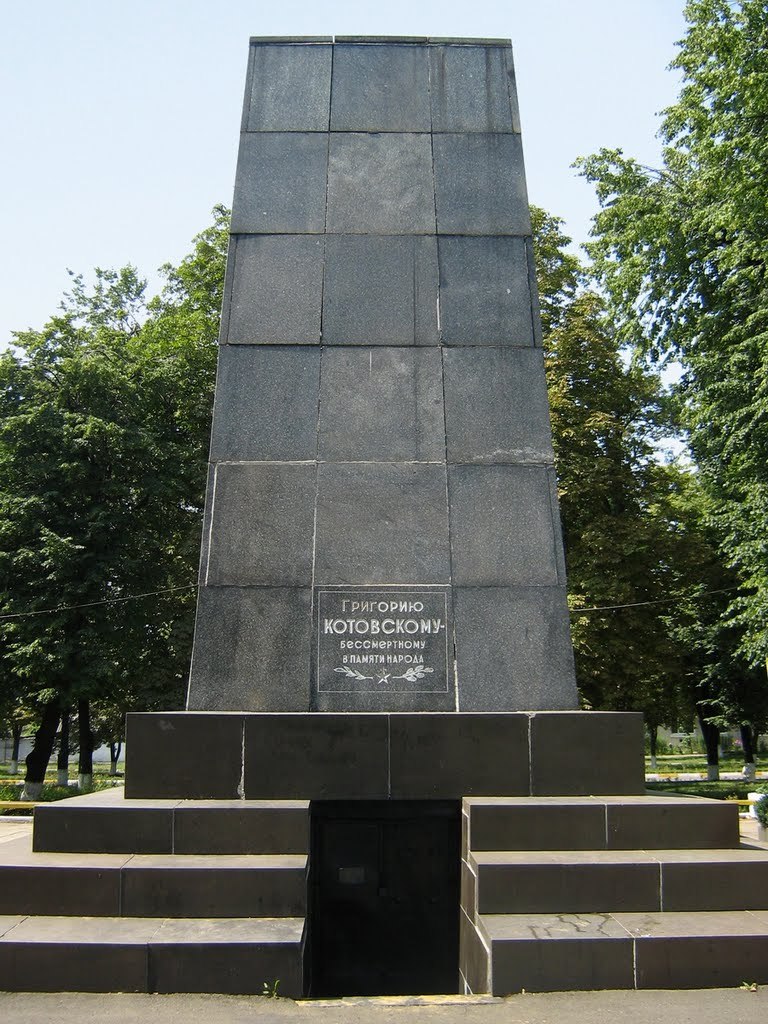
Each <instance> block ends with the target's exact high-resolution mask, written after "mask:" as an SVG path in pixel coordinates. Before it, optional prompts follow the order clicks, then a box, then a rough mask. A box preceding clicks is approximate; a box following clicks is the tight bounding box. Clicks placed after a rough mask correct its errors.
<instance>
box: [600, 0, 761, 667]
mask: <svg viewBox="0 0 768 1024" xmlns="http://www.w3.org/2000/svg"><path fill="white" fill-rule="evenodd" d="M685 13H686V18H687V21H688V29H687V33H686V36H685V38H684V39H683V40H682V41H681V43H680V44H679V52H678V54H677V56H676V58H675V59H674V61H673V63H672V67H674V68H676V69H677V70H679V71H680V72H681V73H682V79H683V84H682V89H681V92H680V95H679V98H678V101H677V103H675V104H674V105H673V106H672V107H670V108H669V109H668V110H667V111H665V113H664V117H663V121H662V124H661V130H660V136H661V138H662V140H663V142H664V150H663V158H662V166H661V167H660V168H658V169H651V168H647V167H644V166H642V165H640V164H639V163H638V162H637V161H636V160H633V159H631V158H628V157H625V156H624V155H623V154H622V152H621V151H620V150H609V149H604V150H601V151H600V152H599V153H597V154H595V155H593V156H591V157H589V158H587V159H585V160H583V161H582V162H581V166H582V171H583V173H584V175H585V176H586V177H587V178H588V179H589V180H590V181H591V182H593V183H594V184H595V186H596V189H597V195H598V198H599V200H600V204H601V210H600V212H599V214H598V215H597V217H596V218H595V224H594V230H593V234H594V241H593V242H592V243H591V245H590V247H589V248H590V253H591V255H592V258H593V260H594V265H595V270H596V273H597V274H598V276H599V279H600V281H601V283H602V284H603V285H604V287H605V290H606V293H607V295H608V296H609V304H610V313H611V316H612V318H613V319H614V321H615V322H616V324H617V328H618V330H619V332H620V336H621V337H622V339H623V340H624V341H626V342H632V343H635V342H637V341H638V340H639V339H641V338H642V346H641V347H642V349H643V351H645V352H646V353H648V354H649V355H650V356H651V358H653V359H657V360H662V361H663V360H668V359H677V360H679V361H680V362H681V363H682V366H683V370H684V373H683V377H682V381H681V383H680V385H679V386H678V389H677V390H678V395H679V398H680V402H681V410H682V416H683V422H684V424H685V426H686V428H687V429H688V430H689V432H690V445H691V450H692V452H693V455H694V458H695V461H696V463H697V465H698V467H699V469H700V474H701V480H702V484H703V486H704V488H705V489H706V491H707V493H708V495H709V499H710V501H711V516H712V519H713V521H716V523H717V532H718V536H719V538H720V540H719V544H720V546H721V549H722V551H723V553H724V556H725V558H726V560H727V562H728V564H729V565H730V566H731V567H732V568H733V569H734V571H735V573H736V575H737V579H738V582H740V583H741V584H742V587H743V589H742V590H740V591H739V592H738V595H737V597H736V599H735V600H734V601H732V602H731V606H730V610H729V614H730V616H731V617H732V618H733V620H734V624H735V625H736V626H738V627H740V628H741V631H742V632H741V637H742V639H741V641H740V647H739V649H740V651H741V652H742V653H743V654H744V655H745V656H746V657H747V659H748V660H749V662H750V663H751V664H752V665H753V666H758V665H761V664H762V663H763V662H764V661H765V658H766V655H768V545H766V540H765V538H766V536H768V281H767V279H766V253H767V252H768V204H766V198H765V197H766V195H768V74H766V56H765V55H766V53H767V52H768V7H766V4H765V2H764V0H739V2H730V0H691V2H689V3H688V4H687V5H686V9H685Z"/></svg>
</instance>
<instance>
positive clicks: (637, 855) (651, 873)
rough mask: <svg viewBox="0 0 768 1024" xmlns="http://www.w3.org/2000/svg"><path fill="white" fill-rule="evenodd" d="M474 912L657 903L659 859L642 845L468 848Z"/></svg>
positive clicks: (632, 907)
mask: <svg viewBox="0 0 768 1024" xmlns="http://www.w3.org/2000/svg"><path fill="white" fill-rule="evenodd" d="M471 860H472V861H474V864H475V870H476V873H477V893H478V907H477V909H478V913H479V914H595V913H597V914H603V913H612V912H613V911H620V910H627V911H657V910H660V908H661V895H660V879H659V865H658V864H657V863H655V862H654V861H653V858H652V857H651V856H650V855H649V854H645V853H642V852H641V851H632V852H629V851H627V852H625V853H619V852H612V853H607V852H606V851H604V850H589V851H585V852H584V853H582V854H580V855H579V854H578V853H576V854H574V853H572V852H562V853H557V852H548V851H539V852H538V853H537V854H536V859H535V860H532V859H531V857H530V854H529V853H527V852H519V853H517V852H513V853H508V852H498V851H495V852H488V853H482V852H480V853H473V854H472V855H471Z"/></svg>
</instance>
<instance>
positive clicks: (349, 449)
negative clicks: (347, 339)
mask: <svg viewBox="0 0 768 1024" xmlns="http://www.w3.org/2000/svg"><path fill="white" fill-rule="evenodd" d="M318 457H319V458H320V459H321V460H323V461H329V462H437V461H440V460H444V459H445V427H444V423H443V381H442V367H441V362H440V352H439V350H438V349H437V348H424V349H414V348H394V347H391V346H387V347H386V348H327V349H325V351H324V352H323V371H322V387H321V392H320V429H319V433H318Z"/></svg>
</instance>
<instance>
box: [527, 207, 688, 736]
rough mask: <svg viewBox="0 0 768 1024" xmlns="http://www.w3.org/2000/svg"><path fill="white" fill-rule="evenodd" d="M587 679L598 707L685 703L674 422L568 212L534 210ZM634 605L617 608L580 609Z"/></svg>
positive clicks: (583, 688)
mask: <svg viewBox="0 0 768 1024" xmlns="http://www.w3.org/2000/svg"><path fill="white" fill-rule="evenodd" d="M533 224H534V237H535V242H536V265H537V271H538V279H539V292H540V298H541V305H542V313H543V316H542V321H543V327H544V346H545V352H546V366H547V376H548V388H549V400H550V412H551V419H552V433H553V443H554V448H555V459H556V465H557V472H558V482H559V494H560V508H561V515H562V521H563V535H564V541H565V550H566V560H567V565H568V580H569V601H570V604H571V609H572V619H571V624H572V635H573V641H574V650H575V655H576V667H577V682H578V685H579V689H580V692H581V696H582V700H583V702H584V703H585V704H586V705H587V706H589V707H594V708H602V709H614V710H640V711H644V712H645V713H646V716H647V718H648V720H649V724H650V725H651V726H658V725H660V724H661V723H662V722H664V721H667V720H671V719H673V718H674V717H675V716H676V714H677V710H676V701H677V694H678V689H677V687H676V686H675V683H676V681H677V674H678V673H679V671H680V659H679V658H678V656H677V651H676V649H675V646H674V644H673V643H672V642H671V640H670V638H669V637H668V635H667V632H666V630H665V629H664V628H663V624H662V621H661V614H662V612H661V608H660V607H659V606H657V605H656V604H647V603H646V602H649V601H650V602H656V601H660V600H664V599H666V598H667V597H668V596H669V586H670V565H671V560H672V555H673V540H674V538H673V531H672V530H671V528H670V522H669V519H668V516H667V504H666V496H667V491H668V489H669V481H668V479H667V471H666V468H665V467H664V466H662V465H660V464H659V462H658V461H657V459H656V458H655V453H656V449H655V442H656V441H657V440H658V438H659V437H660V436H661V434H662V433H663V432H664V431H668V429H669V422H668V417H667V411H666V406H665V402H664V396H663V394H662V389H661V386H660V383H659V380H658V377H657V375H656V374H654V373H651V372H649V371H647V370H644V369H643V368H642V367H641V366H640V365H639V364H638V363H636V362H628V361H627V359H626V358H625V357H624V354H623V352H622V345H621V340H620V338H619V336H618V334H617V332H616V331H615V330H614V329H613V327H612V324H611V322H610V320H609V318H608V317H607V315H606V312H605V309H604V304H603V302H602V300H601V299H600V298H599V297H598V296H597V295H596V294H595V293H594V292H593V291H589V290H587V289H586V287H585V285H586V283H587V281H586V278H585V274H584V271H583V270H582V269H581V267H580V266H579V263H578V261H577V260H576V259H575V258H574V257H573V256H572V255H571V254H569V252H568V249H567V246H568V243H569V239H568V238H566V237H565V236H564V235H563V233H562V229H561V222H560V221H559V220H558V219H557V218H554V217H551V216H550V215H548V214H545V213H544V212H543V211H541V210H536V209H534V210H533ZM616 605H622V606H630V607H622V608H621V609H617V610H605V611H585V612H583V613H582V614H579V609H580V608H584V609H591V608H595V607H597V608H602V607H605V606H616Z"/></svg>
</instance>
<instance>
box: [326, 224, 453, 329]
mask: <svg viewBox="0 0 768 1024" xmlns="http://www.w3.org/2000/svg"><path fill="white" fill-rule="evenodd" d="M325 249H326V264H325V279H324V280H325V283H324V288H323V342H324V343H325V344H326V345H437V343H438V340H439V337H438V330H437V242H436V240H435V238H434V237H429V236H416V235H410V236H405V237H397V236H384V235H329V236H328V237H327V239H326V243H325ZM361 296H364V300H363V301H361Z"/></svg>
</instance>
